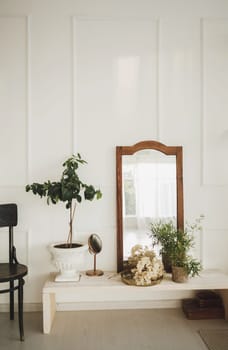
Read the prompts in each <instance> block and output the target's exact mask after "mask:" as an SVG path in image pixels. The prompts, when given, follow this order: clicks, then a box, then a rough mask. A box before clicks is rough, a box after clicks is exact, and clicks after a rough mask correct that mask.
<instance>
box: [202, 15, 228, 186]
mask: <svg viewBox="0 0 228 350" xmlns="http://www.w3.org/2000/svg"><path fill="white" fill-rule="evenodd" d="M225 25H226V28H223V30H224V31H223V30H221V28H219V26H224V27H225ZM216 26H217V28H216ZM212 27H214V28H213V30H212ZM216 29H217V33H216ZM225 30H226V31H225ZM200 31H201V33H200V36H201V103H202V106H201V118H202V120H201V138H202V140H201V185H202V186H218V187H221V186H228V178H227V176H223V175H222V174H223V171H224V170H225V171H226V172H225V175H227V174H228V171H227V170H226V167H224V165H223V164H222V161H221V156H220V152H223V153H224V154H223V156H225V154H226V155H227V154H228V153H227V152H226V153H225V148H227V149H228V137H227V132H228V122H226V125H225V129H223V135H222V134H220V135H218V130H216V129H217V126H218V125H219V126H220V125H221V124H224V119H225V118H226V119H227V117H225V118H224V116H223V118H222V117H221V115H219V114H216V115H214V122H213V123H212V118H213V116H212V115H211V114H210V113H211V110H212V111H213V110H215V111H216V109H218V110H219V108H218V106H219V97H217V96H220V93H219V92H221V90H220V84H219V85H218V76H219V71H218V72H216V68H218V61H217V62H216V60H215V61H214V64H213V62H212V60H213V58H214V59H215V58H217V59H218V60H219V54H220V55H221V56H220V58H221V57H222V56H225V55H228V44H227V42H226V44H227V45H226V46H224V47H222V46H219V44H225V42H222V35H224V37H225V36H227V35H228V18H216V17H215V18H202V19H201V29H200ZM216 35H218V36H217V38H216V39H218V40H215V36H216ZM213 36H214V38H213ZM213 40H214V41H213ZM213 45H217V46H214V47H213ZM207 46H208V47H207ZM221 49H223V50H224V51H223V52H222V54H221ZM219 63H221V64H222V63H224V62H222V61H221V60H220V62H219ZM214 67H215V71H213V69H214ZM227 72H228V71H227V70H226V71H224V74H223V76H224V77H225V76H227ZM210 74H211V77H210V76H209V75H210ZM220 77H221V74H220ZM213 79H214V86H213V88H214V95H213V94H212V92H213V88H212V87H211V84H210V83H211V82H212V81H213ZM224 80H225V78H224ZM220 81H221V80H220ZM216 84H217V85H216ZM223 85H225V86H226V87H227V89H228V79H226V81H225V82H223ZM227 89H223V91H224V90H226V91H227ZM216 98H217V100H216ZM227 98H228V97H227ZM220 102H222V103H220V111H221V112H222V113H223V114H225V112H224V111H228V108H226V107H225V106H226V102H227V100H226V99H225V97H224V96H223V97H221V99H220ZM210 127H211V129H213V128H214V130H213V131H211V130H209V128H210ZM221 131H222V129H221V130H220V132H221ZM213 132H214V135H215V138H216V133H217V144H216V142H214V140H212V138H211V136H209V137H208V138H209V141H207V136H208V135H210V134H212V133H213ZM207 133H208V134H207ZM219 136H220V138H219ZM222 138H223V139H222ZM212 142H214V146H215V147H214V148H210V147H209V146H210V144H211V143H212ZM207 147H209V148H208V149H207ZM216 147H218V149H217V150H216ZM219 150H220V152H219ZM213 151H214V153H212V152H213ZM217 159H219V160H220V162H219V163H217V164H213V161H214V162H215V161H216V162H217ZM223 159H225V157H223Z"/></svg>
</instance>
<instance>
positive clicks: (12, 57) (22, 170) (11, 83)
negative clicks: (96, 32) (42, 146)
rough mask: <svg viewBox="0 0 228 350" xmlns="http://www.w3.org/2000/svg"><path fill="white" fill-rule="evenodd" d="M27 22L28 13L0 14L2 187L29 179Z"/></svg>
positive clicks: (22, 182) (22, 183)
mask: <svg viewBox="0 0 228 350" xmlns="http://www.w3.org/2000/svg"><path fill="white" fill-rule="evenodd" d="M28 22H29V21H28V16H10V15H8V16H0V51H1V57H0V118H1V124H2V125H4V126H5V127H4V129H2V132H0V135H1V137H0V158H1V164H2V167H3V169H4V172H1V173H0V183H1V186H22V185H24V184H25V183H26V182H27V180H28V168H29V165H28V146H29V145H28V113H29V97H28V96H29V92H28V89H29V77H28V75H29V70H28V67H29V64H28V61H29V42H28V41H29V39H28V38H29V30H28V28H29V24H28ZM3 122H4V124H3ZM15 173H16V174H17V176H15Z"/></svg>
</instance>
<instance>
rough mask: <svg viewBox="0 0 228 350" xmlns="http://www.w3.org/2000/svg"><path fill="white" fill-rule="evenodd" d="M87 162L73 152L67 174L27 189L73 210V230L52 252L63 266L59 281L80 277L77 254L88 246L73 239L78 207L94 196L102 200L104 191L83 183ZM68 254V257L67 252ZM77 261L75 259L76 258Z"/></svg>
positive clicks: (27, 186) (60, 267) (65, 169)
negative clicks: (81, 172) (83, 167)
mask: <svg viewBox="0 0 228 350" xmlns="http://www.w3.org/2000/svg"><path fill="white" fill-rule="evenodd" d="M83 164H87V162H86V161H85V160H83V159H82V158H81V155H80V154H79V153H78V154H77V155H76V156H75V155H72V156H71V157H70V158H68V159H67V160H66V161H65V162H64V163H63V167H64V170H63V173H62V175H61V178H60V180H59V181H50V180H48V181H45V182H44V183H37V182H34V183H32V184H31V185H26V188H25V189H26V192H29V191H32V193H33V194H34V195H39V196H40V197H41V198H42V197H46V198H47V204H50V203H52V204H57V203H58V202H64V203H65V205H66V209H67V210H69V232H68V235H67V239H66V241H65V242H63V243H54V244H52V245H51V249H52V253H53V255H54V257H55V259H56V265H57V268H58V269H59V272H60V273H59V275H58V276H57V278H56V280H57V281H58V280H60V281H62V280H78V278H79V273H78V271H77V270H76V266H75V265H76V259H75V258H74V255H75V254H77V255H78V254H82V253H83V251H84V250H85V249H86V248H87V247H86V246H84V245H83V244H82V243H78V242H73V220H74V216H75V211H76V206H77V204H79V203H81V202H82V200H83V199H84V200H89V201H92V200H93V199H94V198H96V199H100V198H101V197H102V193H101V191H100V190H97V189H95V188H94V186H92V185H87V184H86V183H84V182H82V181H81V179H80V178H79V176H78V173H77V170H78V167H79V165H83ZM66 254H67V257H65V255H66ZM72 259H73V260H75V261H73V260H72Z"/></svg>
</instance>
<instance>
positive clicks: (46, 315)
mask: <svg viewBox="0 0 228 350" xmlns="http://www.w3.org/2000/svg"><path fill="white" fill-rule="evenodd" d="M55 311H56V303H55V294H54V293H43V332H44V333H45V334H48V333H50V331H51V327H52V322H53V320H54V317H55Z"/></svg>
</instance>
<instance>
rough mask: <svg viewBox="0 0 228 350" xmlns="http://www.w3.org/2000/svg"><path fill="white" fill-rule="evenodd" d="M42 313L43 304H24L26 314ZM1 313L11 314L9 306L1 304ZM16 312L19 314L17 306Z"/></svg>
mask: <svg viewBox="0 0 228 350" xmlns="http://www.w3.org/2000/svg"><path fill="white" fill-rule="evenodd" d="M37 311H42V304H41V303H24V312H37ZM0 312H9V304H0ZM15 312H17V305H15Z"/></svg>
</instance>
